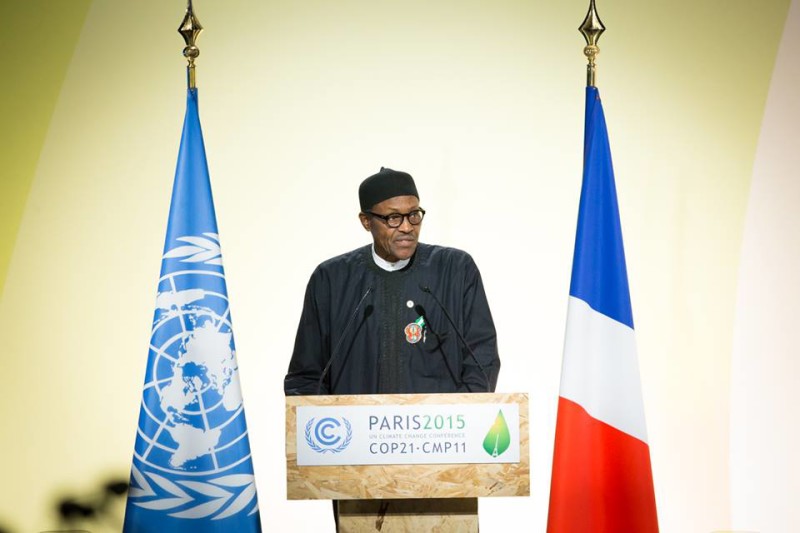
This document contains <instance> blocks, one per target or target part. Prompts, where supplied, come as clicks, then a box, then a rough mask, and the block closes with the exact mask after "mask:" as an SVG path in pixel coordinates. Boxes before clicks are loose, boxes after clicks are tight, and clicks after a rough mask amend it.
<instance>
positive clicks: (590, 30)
mask: <svg viewBox="0 0 800 533" xmlns="http://www.w3.org/2000/svg"><path fill="white" fill-rule="evenodd" d="M578 30H579V31H580V32H581V33H582V34H583V38H584V39H586V46H585V47H584V49H583V55H585V56H586V57H587V59H589V64H588V65H586V85H588V86H589V87H594V75H595V66H594V59H595V57H597V54H599V53H600V48H598V46H597V41H598V40H599V39H600V35H602V34H603V32H604V31H606V27H605V26H603V23H602V21H601V20H600V17H599V16H598V15H597V8H596V7H595V5H594V0H590V1H589V12H588V13H586V18H585V19H583V24H581V25H580V27H579V28H578Z"/></svg>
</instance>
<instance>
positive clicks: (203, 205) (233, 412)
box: [124, 89, 261, 533]
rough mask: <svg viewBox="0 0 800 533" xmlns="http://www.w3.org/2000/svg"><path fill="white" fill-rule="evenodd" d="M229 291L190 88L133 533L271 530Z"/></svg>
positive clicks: (142, 421)
mask: <svg viewBox="0 0 800 533" xmlns="http://www.w3.org/2000/svg"><path fill="white" fill-rule="evenodd" d="M227 292H228V291H227V289H226V286H225V272H224V270H223V268H222V252H221V251H220V243H219V236H218V235H217V222H216V216H215V214H214V201H213V199H212V197H211V183H210V181H209V177H208V165H207V163H206V153H205V147H204V145H203V133H202V131H201V129H200V119H199V116H198V113H197V90H196V89H189V93H188V97H187V102H186V118H185V120H184V124H183V135H182V137H181V147H180V153H179V155H178V167H177V170H176V171H175V183H174V185H173V190H172V205H171V207H170V212H169V223H168V225H167V238H166V242H165V243H164V256H163V258H162V263H161V277H160V279H159V281H158V296H157V298H156V311H155V316H154V317H153V329H152V334H151V338H150V352H149V355H148V357H147V370H146V372H145V379H144V391H143V393H142V405H141V410H140V413H139V424H138V429H137V433H136V444H135V446H134V452H133V465H132V467H131V488H130V491H129V493H128V501H127V506H126V510H125V525H124V531H125V532H130V533H134V532H140V531H141V532H150V531H153V532H156V531H157V532H164V531H169V532H171V533H180V532H193V533H195V532H199V533H202V532H212V531H213V532H223V531H225V532H228V531H236V532H247V531H261V523H260V518H259V512H258V501H257V498H256V485H255V477H254V475H253V462H252V458H251V455H250V442H249V439H248V436H247V423H246V422H245V415H244V404H243V403H242V393H241V387H240V384H239V367H238V365H237V363H236V348H235V346H234V342H233V331H232V329H231V312H230V305H229V302H228V294H227Z"/></svg>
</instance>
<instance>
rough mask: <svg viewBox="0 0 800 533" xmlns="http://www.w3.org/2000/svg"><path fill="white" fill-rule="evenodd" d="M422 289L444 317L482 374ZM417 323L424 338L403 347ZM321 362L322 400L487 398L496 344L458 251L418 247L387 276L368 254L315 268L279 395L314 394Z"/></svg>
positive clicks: (367, 249) (469, 268)
mask: <svg viewBox="0 0 800 533" xmlns="http://www.w3.org/2000/svg"><path fill="white" fill-rule="evenodd" d="M423 287H427V288H429V289H430V291H431V292H432V293H433V294H435V295H436V297H437V298H438V299H439V300H440V301H441V303H442V305H443V306H444V307H445V308H446V309H447V312H449V313H450V316H451V317H452V319H453V321H454V322H455V323H456V325H457V326H458V328H459V330H460V331H461V332H462V333H463V335H464V338H465V340H466V341H467V343H468V344H469V346H470V348H472V350H473V352H474V353H475V356H476V358H477V359H478V361H480V364H481V366H482V367H483V371H482V370H481V369H480V368H479V366H478V365H477V364H476V363H475V361H474V360H473V359H472V357H471V356H470V355H469V352H468V351H467V350H466V349H465V348H464V346H463V344H462V343H461V341H459V339H458V336H457V334H456V332H455V331H454V330H453V327H452V326H451V325H450V322H449V321H448V320H447V318H446V317H445V314H444V312H443V311H442V309H441V308H440V307H439V305H438V304H437V303H436V302H435V300H434V298H433V297H432V296H431V295H430V294H428V293H426V292H424V291H423ZM369 289H371V290H370V292H369V294H368V295H367V297H366V298H364V300H363V302H362V303H361V306H360V307H359V308H358V311H357V312H356V313H355V315H354V312H355V311H356V308H357V306H358V303H359V301H360V300H361V299H362V297H363V296H364V294H365V293H366V292H367V291H368V290H369ZM423 315H424V319H425V321H426V323H425V325H424V333H423V334H422V336H421V338H420V340H418V341H417V342H416V343H412V342H409V340H408V339H409V337H408V336H407V335H406V333H405V331H404V330H405V328H406V326H408V325H409V324H411V323H413V322H415V321H419V318H420V316H423ZM351 317H355V318H352V321H351ZM348 322H350V324H349V327H348ZM417 332H419V330H417ZM410 338H411V340H413V339H414V336H413V335H412V336H410ZM337 345H338V346H339V348H338V351H337V353H336V354H335V355H333V354H332V353H331V352H332V350H334V349H335V348H336V346H337ZM332 355H333V357H334V359H333V361H332V362H331V356H332ZM329 362H331V364H330V369H329V371H328V373H327V375H326V376H325V379H324V380H323V382H322V388H321V389H320V392H321V393H322V394H376V393H377V394H389V393H436V392H485V391H486V390H487V388H488V390H490V391H494V388H495V385H496V383H497V375H498V372H499V371H500V358H499V356H498V354H497V336H496V333H495V329H494V323H493V321H492V315H491V313H490V311H489V304H488V302H487V301H486V294H485V293H484V290H483V283H482V281H481V275H480V272H479V271H478V267H477V266H476V265H475V262H474V261H473V260H472V258H471V257H470V256H469V254H467V253H466V252H462V251H461V250H456V249H454V248H446V247H442V246H432V245H426V244H419V245H418V246H417V250H416V253H415V254H414V256H413V258H412V259H411V262H410V263H409V264H408V265H407V266H406V267H405V268H404V269H402V270H399V271H395V272H387V271H385V270H383V269H381V268H380V267H378V266H377V265H376V264H375V261H374V260H373V258H372V249H371V246H364V247H362V248H358V249H356V250H353V251H352V252H348V253H346V254H343V255H340V256H338V257H334V258H332V259H329V260H328V261H325V262H324V263H322V264H321V265H319V266H318V267H317V268H316V270H315V271H314V273H313V274H312V276H311V280H310V281H309V282H308V287H307V289H306V295H305V302H304V305H303V314H302V316H301V318H300V325H299V327H298V329H297V338H296V340H295V345H294V353H293V354H292V360H291V362H290V363H289V372H288V373H287V375H286V378H285V380H284V392H285V393H286V394H287V395H305V394H317V390H318V382H319V378H320V376H321V375H322V372H323V369H324V368H325V366H326V365H327V364H328V363H329ZM487 381H488V383H487Z"/></svg>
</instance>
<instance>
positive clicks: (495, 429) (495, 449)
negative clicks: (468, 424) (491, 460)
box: [483, 409, 511, 457]
mask: <svg viewBox="0 0 800 533" xmlns="http://www.w3.org/2000/svg"><path fill="white" fill-rule="evenodd" d="M510 445H511V433H510V432H509V431H508V424H506V419H505V417H504V416H503V411H502V409H501V410H500V411H498V412H497V418H495V419H494V424H492V427H491V428H490V429H489V433H487V434H486V438H484V439H483V449H484V450H486V453H488V454H489V455H491V456H492V457H497V456H498V455H500V454H501V453H503V452H504V451H506V450H507V449H508V447H509V446H510Z"/></svg>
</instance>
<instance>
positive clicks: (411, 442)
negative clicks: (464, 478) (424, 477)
mask: <svg viewBox="0 0 800 533" xmlns="http://www.w3.org/2000/svg"><path fill="white" fill-rule="evenodd" d="M519 440H520V434H519V406H518V405H517V404H487V403H480V404H451V405H447V404H444V405H428V404H418V405H353V406H298V407H297V465H298V466H325V465H390V464H465V463H466V464H475V463H518V462H519V460H520V459H519V455H520V449H519Z"/></svg>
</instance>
